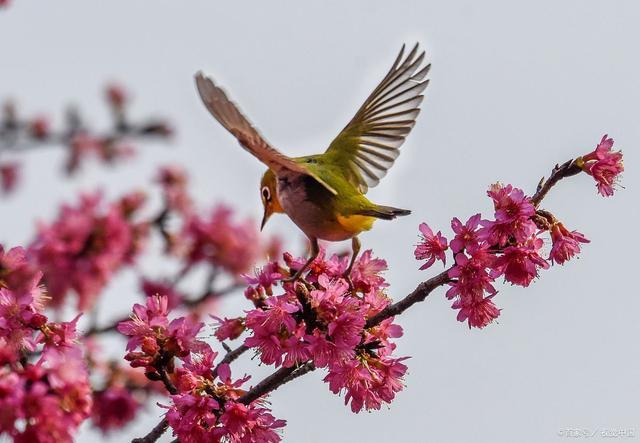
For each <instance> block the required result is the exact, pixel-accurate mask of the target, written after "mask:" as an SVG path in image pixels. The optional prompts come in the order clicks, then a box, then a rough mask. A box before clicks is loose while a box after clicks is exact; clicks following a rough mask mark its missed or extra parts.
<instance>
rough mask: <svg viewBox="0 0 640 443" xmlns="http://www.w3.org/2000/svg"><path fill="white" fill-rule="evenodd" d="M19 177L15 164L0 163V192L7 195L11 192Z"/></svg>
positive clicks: (18, 167) (17, 165) (16, 164)
mask: <svg viewBox="0 0 640 443" xmlns="http://www.w3.org/2000/svg"><path fill="white" fill-rule="evenodd" d="M19 177H20V165H19V164H18V163H15V162H11V163H10V162H7V163H0V190H2V192H3V193H5V194H9V193H11V192H13V191H14V190H15V188H16V185H17V184H18V180H19Z"/></svg>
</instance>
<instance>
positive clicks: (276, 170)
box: [195, 43, 431, 284]
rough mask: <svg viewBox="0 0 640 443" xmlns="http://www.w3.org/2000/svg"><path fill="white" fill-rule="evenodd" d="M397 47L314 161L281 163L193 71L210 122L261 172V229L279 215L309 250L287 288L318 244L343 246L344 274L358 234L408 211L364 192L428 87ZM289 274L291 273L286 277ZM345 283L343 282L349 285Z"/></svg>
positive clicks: (395, 149) (417, 55)
mask: <svg viewBox="0 0 640 443" xmlns="http://www.w3.org/2000/svg"><path fill="white" fill-rule="evenodd" d="M405 49H406V45H404V44H403V45H402V48H401V49H400V52H399V54H398V55H397V57H396V58H395V61H394V62H393V65H392V66H391V69H389V71H388V72H387V74H386V75H385V76H384V78H383V79H382V81H380V83H379V84H378V85H377V86H376V87H375V89H374V90H373V92H372V93H371V94H370V95H369V96H368V98H367V99H366V100H365V102H364V103H363V104H362V106H361V107H360V108H359V109H358V111H357V112H356V114H355V115H354V117H353V118H352V119H351V120H350V121H349V123H348V124H347V125H346V126H345V127H344V129H342V131H341V132H340V133H339V134H338V135H337V136H336V138H335V139H333V141H332V142H331V143H330V145H329V147H328V148H327V150H326V151H325V152H324V153H322V154H316V155H308V156H303V157H288V156H286V155H284V154H282V153H281V152H280V151H278V150H277V149H276V148H274V147H273V146H272V145H271V144H269V143H268V142H267V141H266V140H265V138H264V137H263V136H262V135H261V134H260V132H258V130H257V129H256V128H255V127H254V126H253V125H252V124H251V123H250V121H249V120H248V119H247V118H246V117H245V116H244V114H243V113H242V112H241V111H240V109H239V108H238V106H237V105H236V104H235V103H234V102H233V101H231V99H229V97H228V95H227V94H226V93H225V91H224V90H223V89H222V88H221V87H220V86H218V85H217V84H216V83H215V82H214V80H213V79H212V78H211V77H208V76H206V75H205V74H203V73H202V71H199V72H198V73H196V75H195V82H196V87H197V90H198V93H199V95H200V98H201V99H202V102H203V103H204V105H205V107H206V108H207V110H208V111H209V112H210V113H211V115H212V116H213V117H214V118H215V119H216V120H217V121H218V122H219V123H220V124H221V125H222V126H223V127H224V128H225V129H226V130H227V131H229V132H230V133H231V134H232V135H233V136H235V138H236V139H237V141H238V142H239V143H240V145H241V146H242V147H243V148H244V149H246V150H247V151H248V152H249V153H251V154H253V155H254V156H255V157H256V158H257V159H258V160H260V161H261V162H262V163H264V164H265V165H266V166H267V170H266V172H265V173H264V174H263V175H262V179H261V181H260V199H261V201H262V205H263V210H264V213H263V218H262V223H261V225H260V229H261V230H262V229H263V228H264V226H265V223H266V222H267V220H268V219H269V218H270V217H271V215H272V214H274V213H285V214H286V215H288V216H289V218H290V219H291V220H292V221H293V223H294V224H296V225H297V226H298V228H300V230H302V232H303V233H304V234H305V235H306V236H307V237H308V239H309V241H310V243H311V250H310V254H309V257H308V258H307V260H306V263H305V264H304V265H303V266H302V267H301V268H300V269H297V270H295V273H292V274H293V275H291V276H290V277H289V278H288V279H286V280H288V281H295V280H297V279H299V278H300V277H301V275H302V273H303V272H304V271H305V270H306V269H307V268H308V267H309V266H310V265H311V264H312V263H313V261H314V260H315V259H316V257H317V256H318V254H319V252H320V247H319V244H318V240H325V241H344V240H348V239H351V248H352V254H351V260H350V262H349V265H348V267H347V269H346V271H345V273H344V276H345V278H346V279H347V280H348V281H349V282H351V280H350V274H351V270H352V269H353V265H354V262H355V260H356V257H357V256H358V254H359V252H360V248H361V243H360V240H359V239H358V235H359V234H360V233H362V232H363V231H368V230H370V229H371V227H372V225H373V223H374V221H376V220H377V219H382V220H392V219H395V218H396V217H398V216H404V215H409V214H410V213H411V211H410V210H407V209H400V208H395V207H392V206H384V205H378V204H376V203H373V202H371V201H370V200H369V199H368V198H367V197H366V193H367V191H368V190H369V188H372V187H374V186H376V185H377V184H378V183H379V182H380V180H381V179H382V178H383V177H384V176H385V175H386V174H387V171H388V170H389V168H391V166H392V165H393V164H394V162H395V160H396V159H397V158H398V155H399V154H400V151H399V148H400V146H401V145H402V144H403V143H404V141H405V139H406V137H407V135H408V134H409V133H410V132H411V130H412V129H413V127H414V125H415V123H416V118H417V117H418V115H419V114H420V105H421V103H422V101H423V99H424V95H423V91H424V90H425V88H426V87H427V85H428V84H429V79H427V78H426V77H427V74H428V73H429V70H430V68H431V64H426V66H424V61H425V51H419V44H417V43H416V44H415V46H413V48H412V49H411V50H410V51H408V53H407V54H406V56H405ZM292 271H294V270H292ZM350 284H351V283H350Z"/></svg>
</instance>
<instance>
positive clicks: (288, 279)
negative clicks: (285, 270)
mask: <svg viewBox="0 0 640 443" xmlns="http://www.w3.org/2000/svg"><path fill="white" fill-rule="evenodd" d="M303 270H304V269H300V270H298V271H296V273H295V274H293V275H290V276H289V277H286V278H283V279H282V281H283V282H284V283H295V282H296V281H298V280H300V277H302V271H303Z"/></svg>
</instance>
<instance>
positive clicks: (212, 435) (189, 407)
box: [166, 391, 224, 443]
mask: <svg viewBox="0 0 640 443" xmlns="http://www.w3.org/2000/svg"><path fill="white" fill-rule="evenodd" d="M171 401H172V402H173V405H172V406H171V407H170V408H169V410H168V411H167V415H166V417H167V422H169V426H171V428H172V429H173V435H175V436H177V437H178V438H179V439H180V441H185V442H193V443H208V442H216V441H220V437H222V435H224V430H221V429H220V428H217V427H216V425H217V422H218V418H217V416H216V412H217V411H218V410H219V409H220V404H219V403H218V402H217V401H216V400H215V399H213V397H211V396H209V395H207V394H206V393H204V392H203V393H198V392H195V391H194V392H187V393H180V394H177V395H172V396H171Z"/></svg>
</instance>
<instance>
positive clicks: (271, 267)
mask: <svg viewBox="0 0 640 443" xmlns="http://www.w3.org/2000/svg"><path fill="white" fill-rule="evenodd" d="M242 277H243V278H244V281H245V282H246V283H247V284H249V285H259V286H262V287H263V288H264V290H265V292H266V293H267V294H268V295H271V294H272V291H271V286H273V285H274V284H276V283H277V282H278V281H280V280H282V278H283V277H284V276H283V275H282V274H281V272H280V267H279V266H278V262H276V261H272V262H269V263H267V264H266V265H264V266H263V267H262V269H260V270H257V271H256V272H255V277H252V276H250V275H247V274H244V275H243V276H242Z"/></svg>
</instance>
